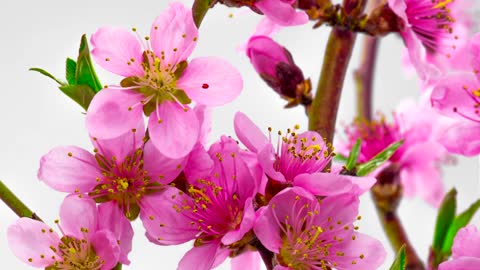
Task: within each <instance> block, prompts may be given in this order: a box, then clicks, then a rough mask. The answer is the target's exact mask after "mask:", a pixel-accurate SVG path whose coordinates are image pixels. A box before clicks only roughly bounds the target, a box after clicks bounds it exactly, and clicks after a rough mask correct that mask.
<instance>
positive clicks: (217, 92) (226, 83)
mask: <svg viewBox="0 0 480 270" xmlns="http://www.w3.org/2000/svg"><path fill="white" fill-rule="evenodd" d="M177 87H179V88H180V89H183V90H184V91H185V92H186V93H187V95H188V97H189V98H191V99H192V100H194V101H195V102H197V103H198V104H204V105H207V106H219V105H224V104H226V103H228V102H230V101H232V100H234V99H235V98H236V97H237V96H238V95H240V92H241V91H242V89H243V80H242V76H241V75H240V73H239V72H238V70H237V69H236V68H235V67H234V66H232V65H231V64H230V63H228V62H227V61H225V60H223V59H220V58H216V57H200V58H195V59H193V60H192V61H191V62H190V63H188V67H187V69H185V71H184V72H183V74H182V77H180V79H179V80H178V81H177Z"/></svg>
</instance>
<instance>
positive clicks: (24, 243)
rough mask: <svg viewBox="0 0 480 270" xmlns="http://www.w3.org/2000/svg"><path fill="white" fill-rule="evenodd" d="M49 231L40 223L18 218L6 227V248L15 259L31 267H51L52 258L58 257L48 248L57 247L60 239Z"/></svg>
mask: <svg viewBox="0 0 480 270" xmlns="http://www.w3.org/2000/svg"><path fill="white" fill-rule="evenodd" d="M50 230H51V229H50V227H48V226H47V225H46V224H44V223H42V222H40V221H36V220H33V219H30V218H20V219H18V220H17V221H16V222H15V223H14V224H12V225H10V227H8V230H7V240H8V246H9V247H10V249H11V250H12V252H13V254H15V256H17V258H19V259H20V260H22V261H23V262H25V263H27V264H29V265H31V266H34V267H41V268H44V267H48V266H51V265H53V263H54V262H55V260H53V259H52V256H55V257H58V256H59V255H58V254H56V253H55V252H53V251H52V249H50V246H53V247H58V244H59V243H60V238H59V237H58V235H57V233H56V232H53V231H50ZM4 255H6V254H4ZM42 255H43V258H42V257H41V256H42ZM30 259H31V261H30Z"/></svg>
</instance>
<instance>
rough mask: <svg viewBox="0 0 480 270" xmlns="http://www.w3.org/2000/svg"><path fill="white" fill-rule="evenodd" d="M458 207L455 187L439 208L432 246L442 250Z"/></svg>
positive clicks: (436, 249)
mask: <svg viewBox="0 0 480 270" xmlns="http://www.w3.org/2000/svg"><path fill="white" fill-rule="evenodd" d="M456 208H457V191H456V190H455V189H454V188H453V189H452V190H450V191H449V192H448V193H447V194H446V195H445V197H443V201H442V204H441V205H440V208H439V209H438V215H437V223H436V225H435V233H434V236H433V244H432V248H433V249H434V250H435V251H436V253H437V252H438V251H440V250H441V249H442V246H443V242H444V240H445V236H446V235H447V231H448V228H450V225H451V224H452V222H453V220H454V219H455V211H456Z"/></svg>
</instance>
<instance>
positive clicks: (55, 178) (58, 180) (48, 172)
mask: <svg viewBox="0 0 480 270" xmlns="http://www.w3.org/2000/svg"><path fill="white" fill-rule="evenodd" d="M101 176H102V174H101V171H100V169H99V167H98V165H97V161H96V160H95V157H94V156H93V155H92V154H90V153H89V152H87V151H86V150H83V149H82V148H79V147H76V146H62V147H56V148H54V149H52V150H51V151H50V152H48V153H47V154H46V155H44V156H43V157H42V158H41V159H40V169H39V170H38V179H40V180H41V181H43V182H45V184H47V185H48V186H49V187H51V188H53V189H55V190H58V191H62V192H69V193H74V192H82V193H83V192H88V191H91V190H92V189H93V188H94V187H95V186H96V185H97V183H96V181H95V179H96V178H97V177H101Z"/></svg>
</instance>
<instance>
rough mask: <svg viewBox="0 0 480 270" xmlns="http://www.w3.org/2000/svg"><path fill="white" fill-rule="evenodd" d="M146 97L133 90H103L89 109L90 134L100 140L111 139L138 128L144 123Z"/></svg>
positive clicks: (88, 126) (87, 124)
mask: <svg viewBox="0 0 480 270" xmlns="http://www.w3.org/2000/svg"><path fill="white" fill-rule="evenodd" d="M143 98H144V96H143V95H142V94H139V93H136V92H135V91H133V90H113V89H108V88H107V89H103V90H101V91H100V92H99V93H98V94H96V95H95V97H94V98H93V100H92V102H91V103H90V106H89V107H88V111H87V117H86V126H87V130H88V133H89V134H90V136H92V137H97V138H98V139H111V138H117V137H119V136H122V135H124V134H125V133H126V132H127V131H130V130H132V129H134V128H137V127H138V125H139V122H141V121H143V119H142V115H143V106H142V105H143V104H142V103H141V101H142V100H143Z"/></svg>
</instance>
